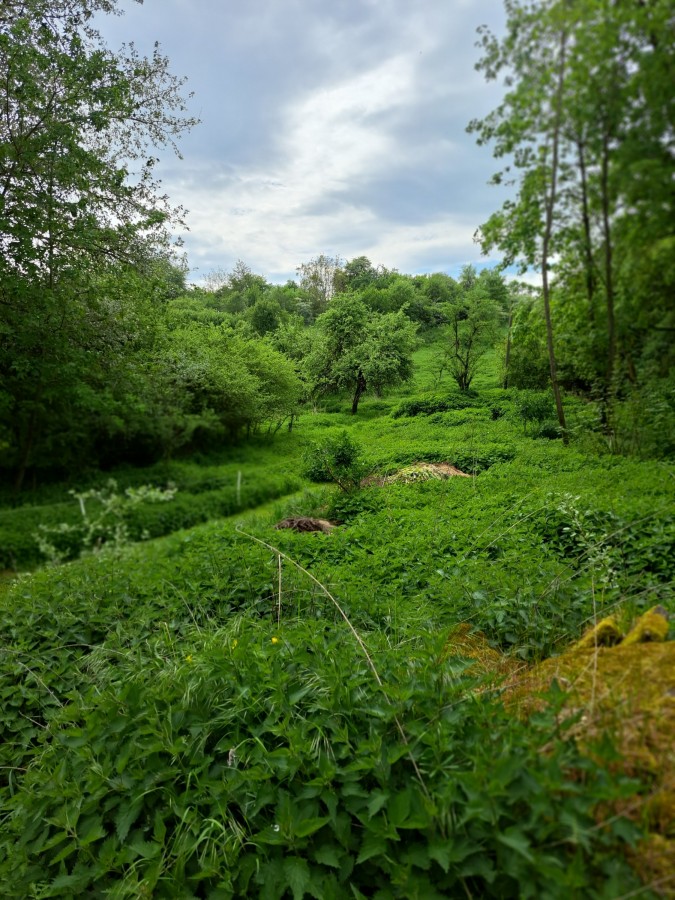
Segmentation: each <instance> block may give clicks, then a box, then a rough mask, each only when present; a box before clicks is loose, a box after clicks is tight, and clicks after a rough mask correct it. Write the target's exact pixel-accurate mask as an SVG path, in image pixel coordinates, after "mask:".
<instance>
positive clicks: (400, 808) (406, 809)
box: [387, 788, 411, 828]
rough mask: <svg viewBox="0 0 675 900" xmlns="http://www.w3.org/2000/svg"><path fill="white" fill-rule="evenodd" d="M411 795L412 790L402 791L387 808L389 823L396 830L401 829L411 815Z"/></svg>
mask: <svg viewBox="0 0 675 900" xmlns="http://www.w3.org/2000/svg"><path fill="white" fill-rule="evenodd" d="M410 802H411V793H410V788H406V789H405V790H404V791H400V792H399V793H398V794H394V796H393V797H392V798H391V800H390V801H389V805H388V806H387V815H388V816H389V821H390V822H391V824H392V825H394V826H395V827H396V828H401V827H402V825H403V823H404V822H405V821H406V819H407V818H408V816H409V814H410Z"/></svg>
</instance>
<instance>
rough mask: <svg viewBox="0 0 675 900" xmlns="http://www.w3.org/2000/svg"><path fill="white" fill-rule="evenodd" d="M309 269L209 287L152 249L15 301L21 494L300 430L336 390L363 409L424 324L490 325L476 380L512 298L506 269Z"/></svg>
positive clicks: (11, 430) (7, 371)
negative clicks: (97, 472)
mask: <svg viewBox="0 0 675 900" xmlns="http://www.w3.org/2000/svg"><path fill="white" fill-rule="evenodd" d="M299 276H300V277H299V278H298V280H297V281H289V282H288V283H287V284H285V285H283V286H280V285H274V284H270V283H268V282H267V281H266V280H265V278H264V277H263V276H261V275H257V274H255V273H253V272H252V270H251V269H250V268H249V267H248V266H247V265H245V264H244V263H243V262H239V263H237V265H236V266H235V267H234V269H233V271H231V272H229V273H225V272H217V273H213V274H212V275H211V276H210V277H209V279H208V285H207V287H194V286H189V285H187V284H186V281H185V270H184V269H182V268H181V267H180V266H179V265H177V264H176V263H175V261H174V262H170V261H169V260H168V259H167V258H165V257H162V256H158V255H155V256H152V255H149V256H147V257H146V258H145V260H143V261H141V262H138V263H136V264H135V265H131V264H126V265H122V264H119V265H117V266H112V267H111V266H107V267H105V268H102V269H100V270H99V271H97V272H94V271H89V272H88V277H87V280H86V285H85V287H84V288H83V289H82V288H80V289H78V286H77V284H76V283H75V282H74V283H73V284H72V291H68V292H67V293H66V291H64V290H63V289H62V287H63V286H60V287H61V289H60V290H59V291H58V292H57V291H50V290H49V289H48V288H46V287H45V286H41V287H40V288H38V287H36V288H35V292H34V295H33V296H32V299H31V306H30V308H31V312H32V314H31V315H24V314H19V315H17V314H16V308H15V307H13V305H11V304H9V303H8V304H6V305H3V306H2V307H1V308H0V309H1V312H0V315H1V316H2V323H3V335H2V356H1V357H0V365H1V366H2V375H3V380H2V389H1V391H0V436H1V445H0V465H1V466H2V469H3V470H4V471H5V473H6V474H7V475H8V477H13V479H14V483H15V485H16V487H17V489H19V488H20V487H21V485H22V483H24V482H25V481H26V478H27V477H28V479H29V480H31V479H32V478H33V477H35V478H42V477H45V476H46V477H50V476H54V477H63V476H64V475H67V474H68V473H69V472H70V471H72V470H79V469H81V467H82V466H91V467H95V466H98V467H107V466H111V465H113V464H117V463H121V462H125V461H126V462H131V463H135V464H145V463H149V462H152V461H154V460H156V459H158V458H162V457H168V456H171V455H172V454H175V453H177V452H183V453H185V452H194V451H196V450H209V449H212V448H214V447H217V446H219V445H222V444H223V443H226V442H235V441H238V440H240V439H242V438H243V437H246V436H249V435H251V434H253V433H256V432H260V431H263V432H266V433H274V432H275V431H276V430H278V429H279V428H280V427H281V426H282V425H284V423H286V424H288V425H289V426H292V423H293V420H294V417H295V416H296V415H297V414H298V412H299V411H300V409H301V408H302V407H303V405H305V406H306V405H307V404H316V403H317V402H319V401H320V400H321V398H323V397H325V396H326V395H329V394H336V393H337V394H342V393H347V394H349V395H350V396H351V398H352V410H353V412H354V413H356V412H357V410H358V404H359V401H360V399H361V397H362V396H364V394H366V393H368V392H369V391H371V392H374V393H375V394H377V395H380V394H381V393H382V392H383V391H384V390H386V389H387V388H389V387H393V386H394V385H396V384H399V383H401V382H403V381H406V380H407V379H408V378H409V377H410V376H411V374H412V353H413V351H414V348H415V346H416V341H417V338H416V334H417V332H418V330H419V329H420V328H422V329H428V328H437V327H439V326H442V325H444V324H447V323H448V322H450V321H451V320H455V321H456V322H457V321H459V322H461V323H462V325H463V327H464V328H465V329H467V330H468V329H469V328H470V327H471V326H472V323H474V319H476V320H480V328H481V335H480V341H478V340H474V341H473V347H472V348H470V350H471V352H470V354H469V355H470V360H469V363H470V367H471V375H472V374H473V371H474V364H475V358H477V354H478V350H479V347H480V348H482V350H481V352H484V350H485V349H487V347H488V346H489V344H490V341H492V340H493V339H494V337H495V335H496V331H495V329H496V328H498V327H499V323H500V322H501V321H503V320H505V315H506V310H507V309H508V305H509V299H508V298H509V296H510V292H509V290H508V288H507V285H506V283H505V281H504V279H503V278H502V277H501V276H500V275H499V274H497V273H495V272H492V271H490V270H484V271H483V272H481V273H480V275H479V274H477V273H476V271H475V270H474V269H473V268H472V267H470V266H467V267H465V269H464V271H463V273H462V276H461V278H460V279H459V280H457V281H455V280H454V279H453V278H451V277H450V276H448V275H446V274H443V273H436V274H433V275H428V276H427V275H425V276H409V275H401V274H400V273H398V272H395V271H388V270H386V269H384V268H382V267H379V268H376V267H374V266H373V265H372V264H371V263H370V262H369V261H368V260H367V259H366V258H365V257H359V258H357V259H355V260H352V261H350V262H345V263H342V262H341V261H339V260H328V258H327V257H324V256H320V257H317V258H316V259H314V260H311V261H310V262H309V263H306V264H304V265H303V266H301V267H299ZM13 287H14V288H15V289H16V287H17V281H16V280H15V281H14V282H13ZM453 310H454V313H453ZM25 311H27V307H25V308H24V310H19V312H25ZM478 313H479V315H478ZM486 313H487V315H486ZM488 320H489V323H490V326H491V327H490V328H487V327H485V326H486V324H487V322H488ZM462 379H463V381H462ZM460 381H461V386H462V387H468V386H469V383H470V376H469V377H467V374H466V373H463V374H462V375H461V377H460V380H458V383H460Z"/></svg>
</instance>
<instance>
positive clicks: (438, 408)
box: [391, 392, 483, 419]
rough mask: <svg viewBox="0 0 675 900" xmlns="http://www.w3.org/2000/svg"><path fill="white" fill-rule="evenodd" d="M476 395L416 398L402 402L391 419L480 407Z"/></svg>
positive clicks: (470, 393)
mask: <svg viewBox="0 0 675 900" xmlns="http://www.w3.org/2000/svg"><path fill="white" fill-rule="evenodd" d="M482 405H483V404H482V402H481V401H480V400H479V399H478V397H477V395H476V394H474V393H472V392H467V393H465V394H463V395H461V396H459V395H452V396H449V397H417V398H414V399H413V400H404V401H403V403H400V404H399V405H398V406H397V407H396V409H395V410H394V411H393V412H392V414H391V415H392V418H394V419H401V418H404V417H410V418H412V417H413V416H430V415H432V414H433V413H439V412H449V411H450V410H455V409H468V408H469V407H472V406H482Z"/></svg>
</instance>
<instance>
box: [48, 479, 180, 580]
mask: <svg viewBox="0 0 675 900" xmlns="http://www.w3.org/2000/svg"><path fill="white" fill-rule="evenodd" d="M176 492H177V488H176V487H175V485H173V484H169V485H168V486H167V487H166V488H158V487H153V486H152V485H149V484H144V485H141V486H140V487H137V488H133V487H129V488H127V489H126V490H125V491H124V492H123V493H120V492H119V491H118V489H117V482H116V481H115V479H114V478H110V479H109V480H108V482H107V484H106V486H105V487H103V488H92V489H91V490H89V491H84V492H83V493H78V492H77V491H74V490H71V491H69V492H68V493H69V494H70V495H71V496H72V497H74V498H75V500H77V502H78V503H79V506H80V513H81V515H82V518H81V520H80V521H79V522H78V523H77V524H75V525H71V524H68V523H67V522H61V523H60V524H59V525H39V526H38V530H37V533H36V534H35V540H36V541H37V544H38V547H39V550H40V552H41V553H42V555H43V556H44V557H45V559H46V560H47V562H48V564H49V565H60V564H61V563H63V562H65V561H66V560H67V559H71V558H73V557H78V556H84V555H86V554H88V553H102V552H104V551H105V552H107V553H110V552H116V551H119V550H121V549H122V548H123V547H126V546H127V545H128V544H130V543H131V534H130V531H129V525H128V523H127V521H126V515H127V514H128V513H129V511H130V510H132V509H134V508H135V507H137V506H140V505H142V504H144V503H167V502H169V501H170V500H173V498H174V497H175V496H176ZM88 504H89V505H88ZM148 536H149V535H147V534H146V533H145V532H143V533H142V534H141V539H142V540H143V539H145V538H147V537H148Z"/></svg>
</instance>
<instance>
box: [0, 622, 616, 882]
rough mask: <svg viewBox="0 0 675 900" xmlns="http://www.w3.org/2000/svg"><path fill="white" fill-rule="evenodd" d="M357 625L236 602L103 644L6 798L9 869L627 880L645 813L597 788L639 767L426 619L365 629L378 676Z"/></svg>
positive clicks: (30, 876)
mask: <svg viewBox="0 0 675 900" xmlns="http://www.w3.org/2000/svg"><path fill="white" fill-rule="evenodd" d="M347 635H348V632H347V631H346V629H344V627H343V628H342V629H340V628H338V629H337V630H335V629H331V630H330V631H328V630H325V629H319V630H318V631H317V629H316V626H308V625H303V624H301V623H298V624H295V625H293V626H286V625H283V626H282V628H281V629H275V630H271V629H270V628H269V627H259V626H255V625H254V624H253V623H251V622H250V621H248V620H247V619H245V618H240V619H236V620H234V621H233V622H232V623H231V624H230V625H229V626H228V627H227V628H226V629H220V630H216V631H214V632H213V633H212V634H211V635H209V636H203V635H200V634H199V633H195V632H193V633H192V634H188V635H186V638H185V640H183V641H182V642H180V644H177V643H176V642H175V641H170V640H166V639H163V638H162V637H161V636H160V637H158V638H157V639H155V640H153V641H152V642H151V643H150V644H149V645H148V647H147V650H145V651H143V652H142V655H141V659H140V660H137V659H135V658H134V655H132V654H122V655H121V656H119V657H118V660H117V662H116V663H115V665H114V666H111V665H110V664H106V663H105V657H104V656H103V657H101V659H100V662H99V664H98V666H97V669H96V670H95V675H94V678H95V682H96V685H95V687H94V688H90V689H88V690H85V691H84V692H83V697H82V700H81V701H77V702H75V703H74V704H70V705H69V706H68V707H67V708H64V709H63V710H61V711H59V712H58V713H57V714H56V715H55V716H54V717H53V719H52V732H53V735H54V737H53V740H52V741H50V742H49V743H47V744H46V745H45V746H44V747H43V748H42V750H41V761H40V765H39V766H35V767H32V769H31V771H30V772H29V773H27V775H26V776H25V778H24V785H25V788H24V790H22V791H21V792H20V794H17V795H16V797H15V798H14V799H12V800H10V801H9V803H8V811H9V819H8V821H7V823H6V826H5V831H4V834H5V838H4V843H3V849H4V850H5V851H10V848H11V851H10V852H6V853H5V854H4V855H3V856H2V857H1V858H0V883H4V884H5V885H12V888H13V889H14V890H15V891H17V890H18V891H21V892H22V893H24V894H25V895H29V894H30V893H31V891H32V890H34V889H35V887H36V886H37V885H38V884H40V885H42V886H43V890H46V891H47V894H46V895H47V896H50V895H51V896H59V895H62V892H63V891H64V890H69V891H73V892H79V893H81V892H82V891H90V892H92V891H93V892H101V891H113V892H114V894H115V896H120V897H124V896H138V894H139V893H142V892H148V891H150V892H156V893H159V894H160V895H164V894H169V893H170V894H173V895H174V896H176V894H180V893H184V892H189V893H191V894H194V893H195V892H196V893H197V894H200V895H210V894H211V892H212V891H214V890H216V889H218V890H219V891H220V892H221V893H222V892H224V893H225V894H227V895H230V896H232V895H235V896H244V895H247V896H260V897H282V896H285V895H286V892H289V893H290V894H292V895H293V896H296V897H302V896H303V895H304V894H305V893H306V892H309V893H310V894H311V895H314V896H321V897H330V896H335V897H341V896H346V892H347V890H348V889H349V887H350V888H351V889H352V890H353V889H356V890H358V891H359V894H360V895H365V896H372V895H378V896H386V897H392V898H393V897H411V896H419V897H429V896H436V895H439V896H440V895H447V894H448V893H450V894H451V895H452V894H453V893H457V892H460V891H462V890H464V889H466V890H469V891H470V892H471V893H472V894H474V895H479V896H484V897H500V898H504V897H523V896H530V897H538V896H541V895H542V892H543V891H544V890H545V891H546V894H547V896H551V897H561V898H562V897H567V896H570V893H574V892H575V891H576V892H583V891H588V890H591V889H594V890H595V889H596V888H597V887H598V886H600V885H603V886H604V892H603V893H601V894H599V896H610V895H611V893H610V892H611V891H612V889H613V888H614V887H615V886H616V885H617V884H618V883H619V882H620V883H621V887H622V889H625V888H626V887H627V886H629V885H632V884H634V877H633V876H632V875H631V873H630V871H629V870H628V869H627V867H626V866H625V864H623V865H622V864H621V863H620V862H619V861H618V860H617V857H616V850H617V847H618V846H620V844H621V843H622V842H623V841H624V840H625V839H626V837H628V838H629V839H631V838H632V834H633V832H631V831H627V829H626V823H625V822H624V821H623V820H614V821H612V820H610V822H609V823H608V824H607V826H606V828H605V829H603V830H602V831H599V830H597V829H596V828H595V827H594V820H593V817H592V808H593V800H592V799H591V798H603V799H610V798H612V797H620V796H622V795H623V794H625V793H626V792H627V791H630V790H631V789H632V788H633V785H631V784H630V783H627V782H625V781H622V780H620V779H616V778H615V777H614V778H610V777H609V776H608V775H607V774H606V773H605V772H604V771H603V770H602V769H601V768H599V767H598V766H597V764H593V763H591V762H590V761H589V760H588V759H585V758H583V757H582V756H580V754H579V753H578V751H577V750H576V749H575V746H574V744H573V742H572V741H570V740H569V739H567V738H566V737H565V735H564V733H563V734H562V735H561V734H560V727H559V725H558V724H557V723H556V719H555V710H553V711H552V712H551V713H550V714H549V715H543V716H540V717H539V719H538V720H537V722H536V723H531V724H530V725H529V726H527V725H525V724H524V723H521V722H519V720H518V719H517V718H514V717H513V716H512V715H510V714H508V713H507V712H506V711H505V710H504V709H503V707H502V706H501V705H500V703H499V702H498V701H492V700H490V699H488V698H486V699H484V700H482V701H479V700H477V699H476V698H475V696H474V695H473V694H472V688H473V687H475V686H476V682H475V681H474V680H472V679H471V678H467V677H466V675H462V671H463V670H464V669H465V667H466V666H465V664H464V663H463V662H462V661H461V660H458V659H455V660H450V661H448V662H447V663H445V664H442V665H439V664H438V663H437V662H434V660H436V659H437V657H438V653H439V651H440V649H441V646H442V645H441V643H440V642H439V641H438V640H435V641H433V640H431V641H430V639H429V638H426V639H422V638H419V639H417V641H415V643H414V645H413V646H410V647H408V649H407V650H406V652H405V653H401V650H400V648H398V647H396V648H389V647H387V645H386V644H385V643H383V642H382V641H377V639H376V638H374V637H372V638H371V639H370V643H371V649H372V650H373V651H377V659H378V669H379V674H380V678H381V679H382V681H383V684H384V687H383V688H379V687H378V685H377V683H376V682H375V680H374V678H373V675H372V672H371V671H370V670H369V668H368V666H367V665H366V663H365V661H364V660H363V659H362V658H361V657H360V656H359V655H358V651H357V650H356V648H355V647H350V652H345V642H346V641H348V640H349V638H348V637H347ZM141 661H142V668H141V667H139V662H141ZM95 696H96V700H95V701H94V697H95ZM397 719H398V720H399V721H402V722H403V723H404V726H403V727H404V729H405V733H406V739H405V741H404V739H403V737H402V735H401V734H400V733H399V732H398V731H397V728H396V721H397ZM429 723H433V727H432V728H430V727H429ZM554 732H555V733H558V734H559V737H558V739H557V740H556V742H555V743H554V745H553V747H551V743H550V742H551V734H552V733H554ZM505 747H507V748H508V752H505V751H504V748H505ZM544 747H546V748H547V750H546V751H545V752H542V751H543V749H544ZM411 756H412V757H413V758H414V761H415V764H416V766H417V769H418V770H419V771H420V772H421V773H423V775H422V782H420V781H418V780H417V779H416V776H415V770H414V769H413V767H412V761H411ZM383 885H386V886H387V887H386V888H384V890H385V891H386V893H382V891H383ZM524 886H526V890H527V892H526V893H523V889H524Z"/></svg>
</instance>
